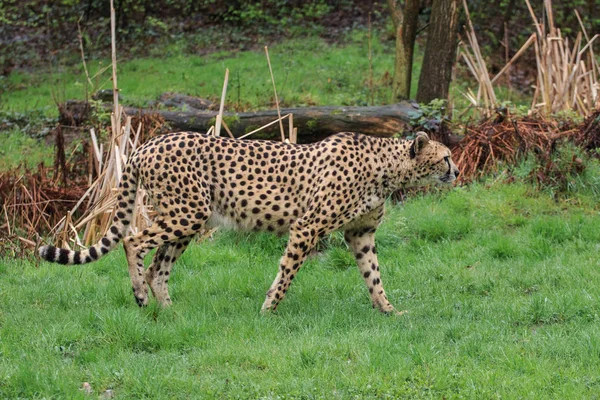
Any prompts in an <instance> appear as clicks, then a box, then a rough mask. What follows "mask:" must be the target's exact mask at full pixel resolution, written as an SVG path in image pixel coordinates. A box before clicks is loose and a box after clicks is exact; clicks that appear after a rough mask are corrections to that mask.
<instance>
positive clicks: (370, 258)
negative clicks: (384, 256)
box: [344, 228, 402, 314]
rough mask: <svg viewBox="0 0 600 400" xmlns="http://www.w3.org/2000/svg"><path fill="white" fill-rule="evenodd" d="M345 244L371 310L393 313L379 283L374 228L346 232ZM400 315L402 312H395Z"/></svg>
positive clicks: (381, 284) (379, 276) (392, 308)
mask: <svg viewBox="0 0 600 400" xmlns="http://www.w3.org/2000/svg"><path fill="white" fill-rule="evenodd" d="M344 237H345V239H346V242H347V243H348V245H349V246H350V249H351V250H352V252H353V253H354V257H355V258H356V263H357V264H358V269H359V270H360V274H361V275H362V277H363V279H364V280H365V283H366V284H367V288H369V294H370V296H371V301H372V303H373V308H377V309H379V311H381V312H384V313H393V312H395V310H394V307H393V306H392V305H391V304H390V302H389V301H388V298H387V296H386V295H385V290H384V289H383V283H382V282H381V275H380V273H379V262H378V261H377V253H376V250H375V228H372V229H366V230H365V229H362V230H354V231H346V233H345V235H344ZM396 313H397V314H402V312H396Z"/></svg>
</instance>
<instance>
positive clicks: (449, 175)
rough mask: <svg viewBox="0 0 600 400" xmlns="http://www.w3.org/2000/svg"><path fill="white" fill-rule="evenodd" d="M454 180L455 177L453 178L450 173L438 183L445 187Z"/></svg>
mask: <svg viewBox="0 0 600 400" xmlns="http://www.w3.org/2000/svg"><path fill="white" fill-rule="evenodd" d="M455 180H456V177H455V176H454V174H451V173H447V174H446V175H444V176H442V177H441V178H440V181H441V182H442V183H445V184H447V185H449V184H451V183H452V182H454V181H455Z"/></svg>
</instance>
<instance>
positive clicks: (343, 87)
mask: <svg viewBox="0 0 600 400" xmlns="http://www.w3.org/2000/svg"><path fill="white" fill-rule="evenodd" d="M265 44H268V43H265ZM393 46H394V43H393V42H384V41H381V40H379V38H378V37H377V36H376V37H374V39H373V50H372V51H373V81H374V84H373V98H374V102H375V103H376V104H382V103H389V102H390V100H391V85H390V82H391V77H390V73H392V72H393V62H394V56H393V54H394V53H393V51H394V50H393ZM155 53H156V55H155V56H154V57H148V58H140V59H133V60H121V61H120V62H119V71H118V84H119V88H120V89H121V94H122V95H123V97H124V102H125V103H126V104H133V105H139V106H144V105H146V104H147V103H148V101H150V100H154V99H156V98H157V97H158V95H159V94H161V93H163V92H166V91H175V92H179V93H185V94H190V95H195V96H199V97H205V98H210V99H214V100H218V99H219V97H220V95H221V90H222V88H223V78H224V76H225V69H226V68H229V70H230V77H229V86H228V93H227V105H228V106H229V107H231V108H236V107H237V108H238V109H247V108H250V109H255V108H273V107H274V100H273V87H272V83H271V78H270V75H269V68H268V65H267V60H266V57H265V54H264V52H262V51H260V52H256V51H240V52H219V53H213V54H211V55H207V56H202V57H201V56H195V55H190V54H187V53H184V52H182V50H181V49H180V48H179V47H166V48H161V49H159V50H156V51H155ZM269 54H270V57H271V63H272V66H273V73H274V76H275V81H276V83H277V87H278V95H279V97H280V99H281V101H282V106H291V105H294V106H303V105H314V104H319V105H367V104H369V103H370V98H371V90H370V88H369V83H368V79H369V60H368V43H367V39H366V33H365V32H362V31H361V32H358V33H355V34H353V35H352V36H351V37H349V38H348V41H347V42H346V43H345V44H344V45H329V44H327V43H325V42H324V41H323V40H321V39H318V38H312V37H307V38H305V39H303V40H290V41H287V42H285V43H281V44H277V45H274V46H272V47H270V48H269ZM106 67H109V68H108V69H106ZM419 68H420V62H418V63H417V67H416V69H417V70H418V69H419ZM88 69H89V72H90V75H91V76H92V77H94V76H96V75H97V76H96V77H95V78H93V79H92V83H93V87H88V89H87V90H88V91H94V90H98V89H108V88H112V82H111V80H110V77H111V73H112V71H111V69H110V60H88ZM99 71H100V73H99V74H98V72H99ZM102 71H104V72H102ZM48 72H50V71H46V73H44V71H37V73H35V74H31V73H29V72H14V73H12V74H11V75H10V76H9V77H8V79H7V81H6V82H4V85H5V86H6V88H7V89H6V90H5V91H4V94H2V95H1V96H0V108H3V109H6V110H10V111H25V110H31V109H35V108H45V110H46V113H48V114H53V113H54V114H55V113H56V112H57V111H56V106H55V103H54V97H56V98H58V99H59V100H65V99H83V98H85V94H86V85H85V83H86V77H85V74H84V72H83V67H82V66H81V65H80V64H75V65H73V66H70V67H66V66H65V67H61V68H60V69H59V73H58V72H57V71H56V68H55V69H54V70H53V71H52V73H48ZM417 82H418V71H417V74H416V76H415V81H414V91H415V93H416V85H417Z"/></svg>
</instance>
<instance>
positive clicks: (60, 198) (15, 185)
mask: <svg viewBox="0 0 600 400" xmlns="http://www.w3.org/2000/svg"><path fill="white" fill-rule="evenodd" d="M86 187H87V182H86V179H85V177H81V178H80V179H79V180H76V181H73V182H72V183H71V184H70V185H69V186H66V187H63V186H61V184H60V182H58V181H57V179H55V176H54V173H53V171H52V170H51V169H49V168H46V167H45V166H44V164H42V163H41V164H39V165H38V167H37V170H29V169H23V168H22V167H19V168H16V169H14V170H11V171H7V172H3V173H1V174H0V199H1V201H2V210H1V211H2V212H1V214H0V237H2V238H3V239H4V240H6V239H7V238H9V237H11V236H14V235H19V236H20V237H22V239H25V240H22V242H24V243H26V242H27V241H30V242H32V239H33V238H35V236H36V234H37V233H38V232H39V233H42V234H44V233H48V232H50V231H51V230H52V228H53V227H54V226H55V225H56V224H57V223H58V222H59V221H60V219H61V218H63V216H64V215H65V214H66V213H67V212H68V211H69V210H70V209H71V208H72V207H73V205H75V204H76V203H77V202H78V201H79V199H80V198H81V197H82V196H83V194H84V193H85V191H86Z"/></svg>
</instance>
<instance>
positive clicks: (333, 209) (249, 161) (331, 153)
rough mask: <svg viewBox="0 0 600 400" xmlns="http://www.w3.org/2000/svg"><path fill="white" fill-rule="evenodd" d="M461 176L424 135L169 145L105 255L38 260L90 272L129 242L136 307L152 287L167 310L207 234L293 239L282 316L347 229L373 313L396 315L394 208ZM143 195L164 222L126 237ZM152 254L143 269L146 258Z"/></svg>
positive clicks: (44, 253)
mask: <svg viewBox="0 0 600 400" xmlns="http://www.w3.org/2000/svg"><path fill="white" fill-rule="evenodd" d="M458 175H459V170H458V168H457V167H456V165H455V164H454V162H453V161H452V158H451V152H450V150H449V149H448V148H447V147H446V146H444V145H443V144H441V143H438V142H435V141H433V140H430V139H429V138H428V136H427V135H426V134H425V133H423V132H419V133H418V134H417V135H416V137H415V139H414V140H402V139H396V138H379V137H371V136H365V135H362V134H357V133H348V132H345V133H338V134H335V135H333V136H330V137H328V138H326V139H324V140H322V141H320V142H317V143H312V144H289V143H283V142H271V141H261V140H237V139H229V138H223V137H215V136H207V135H205V134H200V133H192V132H178V133H171V134H165V135H162V136H158V137H154V138H152V139H151V140H149V141H148V142H147V143H145V144H144V145H143V146H141V147H140V148H139V149H137V150H136V151H135V152H134V153H133V154H132V156H131V157H130V160H129V162H128V164H127V166H126V168H125V170H124V173H123V177H122V180H121V183H120V186H119V193H118V197H117V206H116V213H115V217H114V220H113V222H112V225H111V227H110V229H109V230H108V232H107V233H106V234H105V235H104V237H102V238H101V239H100V241H99V242H98V243H97V244H95V245H94V246H92V247H90V248H88V249H85V250H81V251H72V250H67V249H60V248H56V247H54V246H42V247H41V248H40V249H39V253H40V256H41V257H42V258H43V259H45V260H48V261H51V262H56V263H61V264H86V263H89V262H92V261H94V260H97V259H98V258H100V257H102V256H103V255H105V254H106V253H108V252H109V251H110V250H112V249H113V248H114V247H115V246H116V245H117V243H119V242H120V241H121V240H123V247H124V250H125V254H126V258H127V263H128V267H129V275H130V277H131V283H132V287H133V293H134V296H135V300H136V302H137V304H138V305H139V306H145V305H147V304H148V286H149V288H150V289H151V291H152V294H153V296H154V297H155V299H156V300H157V301H158V302H159V303H160V304H161V305H163V306H167V305H169V304H171V298H170V297H169V292H168V282H169V275H170V273H171V268H172V265H173V263H174V262H175V261H176V260H177V259H178V258H179V257H181V255H182V253H183V252H184V251H185V249H186V247H187V246H188V244H189V243H190V241H191V240H192V238H193V237H194V235H195V234H196V233H198V232H199V231H201V230H203V229H206V228H209V227H213V226H225V227H229V228H234V229H242V230H256V231H269V232H274V233H279V234H285V233H288V234H289V239H288V244H287V247H286V249H285V251H284V253H283V256H282V257H281V260H280V262H279V266H278V270H277V276H276V278H275V280H274V281H273V284H272V285H271V287H270V288H269V290H268V291H267V294H266V299H265V301H264V303H263V305H262V311H274V310H275V309H276V308H277V306H278V304H279V303H280V302H281V301H282V300H283V298H284V297H285V295H286V293H287V291H288V290H289V288H290V284H291V282H292V280H293V279H294V277H295V276H296V274H297V273H298V270H299V269H300V267H301V266H302V264H303V262H304V261H305V260H306V258H307V256H308V254H309V252H310V251H311V249H313V248H314V247H315V244H316V243H317V240H318V239H319V238H320V237H322V236H324V235H326V234H328V233H330V232H333V231H336V230H342V231H343V232H344V237H345V240H346V242H347V244H348V246H349V248H350V249H351V251H352V252H353V254H354V257H355V259H356V263H357V264H358V269H359V270H360V274H361V276H362V278H363V279H364V281H365V283H366V285H367V288H368V291H369V294H370V297H371V302H372V305H373V307H374V308H377V309H379V310H380V311H382V312H384V313H393V312H395V309H394V307H393V306H392V305H391V304H390V302H389V301H388V298H387V296H386V294H385V291H384V289H383V283H382V281H381V276H380V272H379V263H378V261H377V253H376V249H375V230H376V229H377V227H378V225H379V223H380V222H381V220H382V217H383V215H384V203H385V201H386V199H387V198H388V197H389V196H390V195H391V193H393V192H394V191H396V190H397V189H400V188H408V187H415V186H422V185H427V184H436V183H441V184H450V183H451V182H453V181H454V180H455V179H456V178H457V177H458ZM139 186H140V187H142V188H144V189H145V190H146V191H147V193H148V196H149V198H150V199H151V200H152V203H153V204H154V205H155V207H156V209H157V211H158V213H157V216H156V217H155V219H154V221H153V223H152V225H151V226H150V227H149V228H147V229H145V230H143V231H142V232H140V233H138V234H135V235H131V236H127V234H128V230H129V227H130V224H131V219H132V214H133V212H134V203H135V198H136V192H137V188H138V187H139ZM154 248H157V251H156V252H155V254H154V257H153V259H152V262H151V264H150V266H149V267H148V269H147V270H145V269H144V256H145V255H146V254H147V253H148V252H149V251H150V250H152V249H154Z"/></svg>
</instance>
